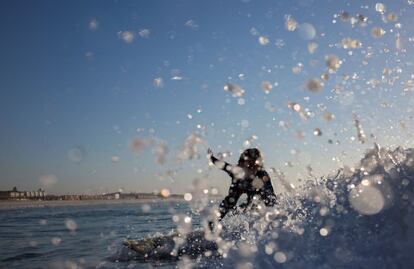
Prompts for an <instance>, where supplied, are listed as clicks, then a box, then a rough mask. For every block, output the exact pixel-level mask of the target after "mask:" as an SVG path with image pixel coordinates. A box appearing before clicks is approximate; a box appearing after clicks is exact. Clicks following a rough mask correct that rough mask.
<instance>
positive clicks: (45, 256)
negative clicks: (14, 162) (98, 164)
mask: <svg viewBox="0 0 414 269" xmlns="http://www.w3.org/2000/svg"><path fill="white" fill-rule="evenodd" d="M188 209H189V208H188V205H187V204H186V203H185V202H181V203H177V202H152V203H132V204H129V203H128V204H100V205H77V206H76V205H75V206H55V207H41V208H21V209H11V210H1V211H0V238H1V240H0V253H1V254H0V268H71V269H72V268H151V266H158V267H161V268H174V267H175V263H171V262H165V261H158V262H157V261H155V262H153V263H137V262H135V261H133V260H127V261H122V262H121V261H119V258H120V256H121V252H122V251H125V248H124V247H123V245H122V242H123V241H124V240H125V239H126V238H142V237H146V236H149V235H151V234H155V233H157V232H165V233H168V232H169V231H171V230H172V229H173V228H175V224H174V222H173V221H172V215H173V212H175V213H176V212H181V213H185V212H186V211H188ZM67 226H69V227H67ZM73 226H76V227H73Z"/></svg>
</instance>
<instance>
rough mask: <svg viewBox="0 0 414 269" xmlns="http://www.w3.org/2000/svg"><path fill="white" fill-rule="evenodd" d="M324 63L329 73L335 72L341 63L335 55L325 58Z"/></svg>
mask: <svg viewBox="0 0 414 269" xmlns="http://www.w3.org/2000/svg"><path fill="white" fill-rule="evenodd" d="M325 63H326V66H327V67H328V68H329V71H330V72H336V71H337V70H338V69H339V68H340V67H341V64H342V61H341V60H340V59H339V58H338V57H337V56H336V55H333V54H331V55H327V56H325Z"/></svg>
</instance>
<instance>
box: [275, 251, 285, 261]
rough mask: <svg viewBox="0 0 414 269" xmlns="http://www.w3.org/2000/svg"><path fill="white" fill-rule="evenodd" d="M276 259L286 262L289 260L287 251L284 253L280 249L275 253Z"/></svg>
mask: <svg viewBox="0 0 414 269" xmlns="http://www.w3.org/2000/svg"><path fill="white" fill-rule="evenodd" d="M274 259H275V261H276V262H277V263H285V262H286V260H287V257H286V255H285V253H283V252H282V251H278V252H276V253H275V256H274Z"/></svg>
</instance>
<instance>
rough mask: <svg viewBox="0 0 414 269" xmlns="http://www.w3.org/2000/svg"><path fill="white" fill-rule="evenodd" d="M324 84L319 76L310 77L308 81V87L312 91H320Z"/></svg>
mask: <svg viewBox="0 0 414 269" xmlns="http://www.w3.org/2000/svg"><path fill="white" fill-rule="evenodd" d="M323 86H324V84H323V82H322V81H320V80H319V79H317V78H313V79H310V80H308V81H307V82H306V88H307V89H308V90H309V91H311V92H315V93H316V92H320V91H321V90H322V88H323Z"/></svg>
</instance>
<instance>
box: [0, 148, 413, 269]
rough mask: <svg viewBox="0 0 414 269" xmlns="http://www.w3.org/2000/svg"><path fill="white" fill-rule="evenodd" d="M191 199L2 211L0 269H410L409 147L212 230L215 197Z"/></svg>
mask: <svg viewBox="0 0 414 269" xmlns="http://www.w3.org/2000/svg"><path fill="white" fill-rule="evenodd" d="M273 180H274V181H275V185H277V184H278V183H277V182H279V181H280V180H283V179H280V178H274V179H273ZM192 196H193V199H192V200H191V202H189V203H184V202H156V203H150V204H144V203H143V204H140V203H136V204H115V205H89V206H86V205H85V206H62V207H46V208H27V209H14V210H5V211H1V212H0V214H1V215H0V228H1V229H0V237H1V241H0V249H1V260H0V264H1V268H70V269H73V268H153V267H159V268H238V269H249V268H298V269H299V268H301V269H303V268H341V269H347V268H361V269H362V268H369V269H371V268H372V269H374V268H375V269H379V268H380V269H389V268H395V269H399V268H403V269H405V268H407V269H412V268H414V255H413V253H414V149H403V148H395V149H384V148H380V147H379V146H378V145H376V146H375V147H374V148H373V149H372V150H370V151H368V152H366V154H365V156H364V157H363V158H362V159H361V160H360V161H359V162H357V164H356V165H355V166H354V167H352V168H346V167H345V168H344V169H341V170H339V171H338V172H337V173H336V174H334V175H330V176H326V177H322V178H309V179H308V180H307V181H306V182H304V183H303V185H302V186H300V187H298V188H296V189H294V190H290V191H288V192H286V193H280V194H279V195H278V203H277V205H276V206H275V207H273V208H266V207H264V206H262V205H261V203H260V201H256V202H255V204H254V206H253V207H252V208H249V209H251V210H247V211H242V210H241V209H237V210H236V211H235V212H234V213H233V214H229V215H227V216H226V218H224V219H223V221H222V222H221V223H220V224H219V223H216V225H215V229H214V230H213V231H211V232H210V230H208V229H207V230H206V232H205V233H203V232H201V233H199V232H200V227H204V228H205V227H206V223H208V221H209V220H211V217H212V214H214V208H215V206H216V205H217V203H211V199H210V198H209V197H208V195H207V194H205V193H204V192H203V191H202V190H201V189H200V190H196V189H195V190H194V192H193V194H192ZM163 235H172V236H171V237H170V238H172V239H171V240H170V241H168V242H167V243H159V245H157V246H158V247H157V248H153V249H151V248H149V249H148V250H146V251H145V254H142V253H137V252H134V251H132V250H130V249H128V248H126V247H124V246H123V244H122V243H123V241H124V240H125V239H145V238H155V237H159V236H163ZM194 235H196V236H194ZM150 241H151V242H154V240H150ZM157 244H158V243H157Z"/></svg>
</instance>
